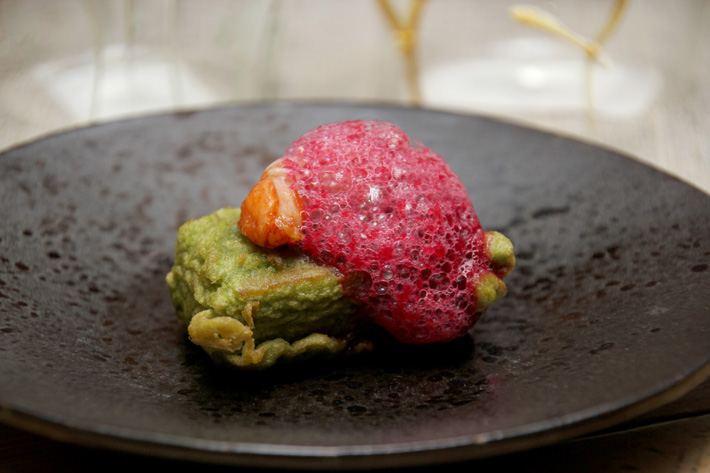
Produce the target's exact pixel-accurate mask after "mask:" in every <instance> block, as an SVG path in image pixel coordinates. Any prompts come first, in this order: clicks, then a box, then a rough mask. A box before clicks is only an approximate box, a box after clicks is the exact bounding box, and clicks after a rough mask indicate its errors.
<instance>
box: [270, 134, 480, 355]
mask: <svg viewBox="0 0 710 473" xmlns="http://www.w3.org/2000/svg"><path fill="white" fill-rule="evenodd" d="M282 163H283V166H284V167H286V168H288V169H289V173H290V175H291V176H292V178H293V182H294V184H293V186H294V188H295V190H296V192H298V194H299V195H300V196H301V199H302V202H303V207H304V209H303V227H302V231H303V236H304V238H303V240H302V242H301V245H302V250H303V251H304V252H305V253H306V254H307V255H309V256H310V257H311V258H312V259H313V260H315V261H316V262H318V263H320V264H325V265H329V266H333V267H335V268H337V270H338V271H339V272H340V273H342V275H343V287H344V289H345V291H346V294H347V295H348V297H351V298H352V299H354V300H356V301H357V302H359V303H360V304H362V305H363V308H364V311H363V312H364V313H365V314H367V315H369V316H370V317H372V318H373V319H374V321H375V322H376V323H377V324H379V325H380V326H382V327H384V328H385V329H386V330H387V331H389V332H390V333H391V334H392V335H393V336H394V337H395V338H397V339H398V340H399V341H401V342H405V343H429V342H437V341H447V340H451V339H454V338H457V337H459V336H461V335H463V334H464V333H466V331H467V330H469V329H470V328H471V326H472V325H473V323H474V322H475V320H476V297H475V290H474V289H473V281H475V279H476V277H477V276H478V275H479V274H480V273H481V272H483V271H486V270H487V268H488V263H489V261H488V256H487V254H486V251H485V249H484V242H485V235H484V233H483V231H482V229H481V225H480V223H479V221H478V217H477V216H476V213H475V211H474V209H473V205H472V204H471V201H470V200H469V198H468V195H467V193H466V190H465V188H464V185H463V184H462V182H461V181H460V180H459V178H458V177H457V176H456V175H455V174H454V173H453V171H451V169H449V167H448V166H447V164H446V163H445V162H444V161H443V160H442V159H441V158H440V157H439V156H438V155H437V154H436V153H434V152H433V151H431V150H429V149H428V148H426V147H423V146H420V145H418V144H413V143H411V142H410V140H409V137H408V136H407V135H406V134H405V133H404V132H403V131H402V130H400V129H399V128H397V127H396V126H395V125H393V124H391V123H387V122H382V121H348V122H343V123H334V124H329V125H323V126H321V127H319V128H317V129H315V130H313V131H310V132H308V133H306V134H305V135H303V136H302V137H301V138H299V139H298V140H297V141H296V142H294V143H293V145H291V147H290V148H289V149H288V151H287V153H286V155H285V156H284V159H283V161H282Z"/></svg>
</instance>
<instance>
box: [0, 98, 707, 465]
mask: <svg viewBox="0 0 710 473" xmlns="http://www.w3.org/2000/svg"><path fill="white" fill-rule="evenodd" d="M274 106H277V107H278V106H288V107H326V108H351V109H368V108H371V109H394V110H401V111H403V112H421V113H435V114H442V115H447V116H453V117H460V118H476V119H481V120H484V121H487V122H492V123H495V124H497V125H503V126H507V127H514V128H518V129H522V130H526V131H533V132H535V133H541V134H545V135H551V136H554V137H557V138H559V139H563V140H566V141H574V142H576V143H579V144H583V145H586V146H590V147H594V148H597V149H601V150H603V151H606V152H608V153H610V154H612V155H614V156H615V157H616V158H623V159H625V160H628V161H630V162H631V163H633V164H635V165H640V166H643V167H645V168H647V169H651V170H652V171H655V172H656V173H658V174H660V175H662V176H663V177H664V178H670V179H673V180H675V181H677V182H678V183H681V184H683V185H685V186H688V187H690V188H692V189H693V190H694V191H696V192H699V193H700V194H701V195H703V196H705V197H708V196H710V194H708V193H707V192H705V191H704V190H703V189H701V188H699V187H698V186H697V185H695V184H693V183H690V182H687V181H685V180H683V179H681V178H680V177H678V176H675V175H673V174H670V173H668V172H667V171H665V170H663V169H660V168H659V167H657V166H656V165H654V164H653V163H648V162H646V161H643V160H641V159H640V158H637V157H635V156H633V155H631V154H629V153H627V152H625V151H623V150H619V149H615V148H614V147H611V146H609V145H605V144H600V143H596V142H593V141H590V140H586V139H585V138H580V137H576V136H574V135H572V134H565V133H560V132H559V131H555V130H549V129H545V128H544V127H535V126H531V125H530V124H526V123H521V122H517V121H515V120H508V119H506V118H502V117H497V116H489V115H485V114H478V113H465V112H460V111H451V110H445V109H437V108H430V107H411V106H407V105H403V104H400V103H395V102H386V101H357V102H354V101H343V100H328V99H325V100H299V99H294V100H255V101H246V102H238V103H225V104H219V105H217V106H209V107H204V108H186V109H179V110H171V111H159V112H156V113H150V114H140V115H131V116H125V117H121V118H119V119H114V120H108V121H102V122H96V123H92V124H89V125H88V126H86V125H82V126H72V127H68V128H63V129H59V130H54V131H52V132H49V133H46V134H41V135H39V136H35V137H33V138H31V139H30V140H29V141H26V142H20V143H16V144H14V145H12V146H10V147H8V148H4V149H2V150H0V159H3V157H6V156H7V155H8V154H11V153H14V152H17V151H20V150H21V149H22V148H26V147H31V146H32V145H34V144H37V143H39V142H41V141H45V140H48V139H53V138H58V137H61V136H63V135H70V134H72V133H75V132H80V131H83V130H87V129H91V128H96V127H104V126H112V125H118V124H121V123H125V122H131V121H136V120H151V119H156V118H161V117H175V118H188V117H190V116H192V115H193V114H196V113H209V112H216V111H223V110H230V109H250V108H269V107H274ZM708 378H710V354H709V355H708V356H707V357H706V359H705V360H704V361H702V362H701V363H700V364H699V366H694V367H692V368H690V369H686V370H684V371H683V372H682V373H681V374H677V375H676V377H675V378H673V379H671V380H668V381H666V382H665V383H661V384H660V385H658V386H655V387H654V388H652V389H650V390H649V391H648V392H647V393H645V394H644V395H643V396H627V397H623V398H620V399H615V400H613V401H609V402H607V403H604V404H600V405H597V406H593V407H590V408H587V409H584V410H581V411H577V412H575V413H574V414H567V415H562V416H557V417H555V418H553V419H548V420H543V421H538V422H534V423H530V424H525V425H522V426H517V427H515V428H512V429H508V430H503V431H494V432H488V433H486V434H478V435H461V436H456V437H447V438H442V439H436V440H430V441H408V442H397V443H388V444H379V445H376V446H375V445H348V446H314V445H311V446H308V445H284V444H266V443H263V442H254V443H250V442H243V441H237V442H234V441H232V442H230V441H218V440H209V439H198V438H195V437H189V436H185V437H183V436H174V435H166V434H160V433H156V432H151V431H148V430H133V429H130V428H123V427H117V426H112V425H105V424H104V425H102V424H98V425H97V424H94V425H93V426H92V425H86V424H85V423H83V422H74V423H73V422H72V421H68V420H67V419H64V418H62V417H61V415H60V416H51V415H50V416H48V415H46V414H41V413H37V412H31V411H28V410H25V409H22V408H20V407H17V406H14V405H13V403H12V402H6V401H5V400H3V399H2V396H1V395H0V422H2V423H5V424H7V425H10V426H13V427H16V428H20V429H23V430H27V431H30V432H33V433H35V434H39V435H42V436H44V437H48V438H51V439H53V440H58V441H61V442H65V443H71V444H75V445H82V446H88V447H101V448H107V449H110V450H115V451H123V452H131V453H138V454H144V455H150V456H159V457H163V458H172V459H185V460H193V461H205V462H210V463H221V464H232V465H243V466H264V467H282V468H283V467H286V468H297V469H301V468H308V469H330V468H338V467H340V468H342V467H346V468H349V469H350V468H354V469H362V468H373V467H375V468H387V467H399V466H415V465H425V464H432V463H449V462H455V461H461V460H469V459H476V458H483V457H488V456H495V455H500V454H504V453H510V452H514V451H519V450H524V449H527V448H532V447H539V446H543V445H548V444H551V443H554V442H559V441H562V440H566V439H570V438H572V437H577V436H580V435H584V434H587V433H590V432H592V431H597V430H601V429H605V428H607V427H610V426H612V425H615V424H618V423H621V422H624V421H626V420H630V419H631V418H633V417H636V416H638V415H641V414H643V413H645V412H648V411H650V410H652V409H654V408H657V407H660V406H661V405H663V404H666V403H668V402H671V401H673V400H675V399H677V398H679V397H681V396H682V395H684V394H686V393H687V392H689V391H690V390H692V389H693V388H694V387H696V386H697V385H699V384H701V383H702V382H703V381H705V380H706V379H708ZM631 398H633V399H634V400H631ZM496 437H501V438H496ZM373 463H374V464H373Z"/></svg>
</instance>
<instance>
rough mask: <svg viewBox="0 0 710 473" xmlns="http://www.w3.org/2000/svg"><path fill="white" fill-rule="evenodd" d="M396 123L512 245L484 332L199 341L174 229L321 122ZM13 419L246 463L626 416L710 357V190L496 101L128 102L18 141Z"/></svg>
mask: <svg viewBox="0 0 710 473" xmlns="http://www.w3.org/2000/svg"><path fill="white" fill-rule="evenodd" d="M351 118H379V119H385V120H391V121H393V122H395V123H397V124H399V125H400V126H401V127H402V128H403V129H404V130H406V131H407V132H409V133H410V134H412V135H413V136H415V137H417V138H418V139H419V140H420V141H422V142H423V143H426V144H427V145H428V146H430V147H431V148H433V149H434V150H436V151H438V152H439V153H441V154H442V155H443V156H444V157H445V158H446V159H447V160H448V161H449V163H450V164H451V166H452V167H453V168H454V169H455V171H457V172H458V174H459V175H460V176H461V178H462V179H463V181H464V182H465V183H466V185H467V186H468V188H469V189H470V192H471V195H472V197H473V200H474V203H475V206H476V208H477V210H478V213H479V215H480V218H481V221H482V222H483V223H484V225H485V227H486V228H492V229H500V230H502V231H504V232H506V233H507V234H508V235H510V237H511V238H512V239H513V240H514V241H515V243H516V245H517V251H518V257H519V267H518V268H517V270H516V271H515V272H514V274H513V275H512V276H511V277H510V279H509V287H510V294H509V295H508V297H507V298H506V299H505V300H504V301H502V302H501V303H498V304H496V305H495V306H494V307H493V308H492V309H491V310H490V311H489V312H488V313H487V314H486V315H485V317H484V318H483V319H482V320H481V322H480V323H479V324H478V325H477V327H476V328H475V330H474V331H473V334H472V335H473V336H472V338H470V339H465V340H462V341H459V342H457V343H453V344H451V345H448V346H443V347H433V348H431V347H430V348H422V349H418V350H415V349H405V348H401V349H390V350H388V351H386V352H384V353H380V354H376V355H373V356H367V357H362V358H359V359H358V358H356V359H349V360H346V361H344V362H343V363H337V362H332V363H327V364H320V363H315V364H311V365H300V366H297V367H289V368H288V369H281V370H275V371H273V372H270V373H264V374H261V375H243V374H240V373H237V372H232V371H225V370H222V369H219V368H216V367H214V366H213V365H212V364H211V363H210V361H209V360H208V359H207V357H206V356H205V355H204V354H203V353H202V352H201V351H200V350H199V349H196V348H195V347H193V346H191V344H190V343H189V342H188V341H187V340H186V337H185V336H184V334H183V331H184V328H183V327H182V326H181V325H180V324H179V323H178V322H177V320H176V319H175V317H174V314H173V310H172V307H171V306H170V302H169V300H168V295H167V291H166V287H165V283H164V280H163V278H164V275H165V273H166V272H167V271H168V269H169V267H170V265H171V259H172V252H173V243H174V237H175V230H176V227H177V226H178V224H180V223H181V222H183V221H185V220H186V219H188V218H191V217H197V216H200V215H203V214H206V213H209V212H211V211H213V210H215V209H217V208H219V207H223V206H230V205H231V206H234V205H238V204H239V203H240V202H241V200H242V198H243V197H244V196H245V194H246V192H247V190H248V189H249V187H250V186H251V185H252V184H253V183H254V181H255V180H256V178H257V177H258V176H259V174H260V172H261V170H262V168H263V167H264V166H266V165H267V164H268V163H269V162H271V161H272V160H273V159H275V158H276V157H278V156H279V155H280V153H281V152H282V151H283V150H284V149H285V147H286V146H287V145H288V144H289V143H290V142H291V141H292V140H293V139H295V138H296V137H297V136H299V135H300V134H301V133H302V132H304V131H306V130H308V129H310V128H312V127H314V126H316V125H318V124H320V123H324V122H331V121H336V120H343V119H351ZM0 221H1V222H2V226H1V227H0V352H1V356H0V379H1V380H2V382H1V383H0V405H1V406H2V409H0V418H2V419H3V420H4V421H5V422H8V423H10V424H13V425H17V426H20V427H25V428H27V429H30V430H34V431H38V432H41V433H44V434H46V435H49V436H52V437H55V438H59V439H64V440H68V441H72V442H78V443H84V444H91V445H100V446H107V447H112V448H117V449H126V450H132V451H140V452H145V453H151V454H156V455H166V456H174V457H181V458H195V459H203V460H210V461H216V462H228V463H236V464H260V465H272V466H273V465H276V466H292V467H296V466H300V467H303V466H316V467H335V466H347V467H362V466H389V465H407V464H421V463H428V462H440V461H449V460H456V459H461V458H472V457H481V456H486V455H491V454H497V453H501V452H505V451H511V450H515V449H521V448H526V447H529V446H534V445H541V444H543V443H549V442H552V441H556V440H559V439H563V438H568V437H570V436H573V435H579V434H581V433H584V432H587V431H591V430H593V429H597V428H601V427H605V426H608V425H610V424H612V423H615V422H619V421H622V420H625V419H627V418H629V417H631V416H633V415H635V414H638V413H640V412H642V411H644V410H647V409H649V408H651V407H653V406H655V405H658V404H660V403H662V402H665V401H668V400H670V399H671V398H672V397H675V396H677V395H679V394H681V393H682V392H684V391H685V390H687V389H689V388H690V387H691V386H693V385H694V384H697V383H698V382H699V381H700V380H702V378H703V377H704V376H705V375H707V372H708V358H709V356H710V343H709V340H710V317H709V308H710V291H708V288H709V287H710V270H708V260H709V259H710V257H709V255H710V198H709V197H708V196H707V195H705V194H703V193H701V192H699V191H697V190H695V189H693V188H692V187H690V186H688V185H686V184H683V183H681V182H680V181H678V180H676V179H674V178H672V177H669V176H667V175H664V174H662V173H659V172H657V171H655V170H653V169H650V168H648V167H646V166H644V165H641V164H639V163H637V162H635V161H633V160H630V159H627V158H625V157H622V156H620V155H619V154H617V153H615V152H612V151H609V150H605V149H601V148H598V147H594V146H590V145H587V144H582V143H579V142H576V141H571V140H568V139H565V138H561V137H558V136H555V135H551V134H547V133H541V132H539V131H533V130H529V129H525V128H519V127H517V126H512V125H509V124H505V123H500V122H496V121H492V120H490V119H486V118H481V117H471V116H461V115H453V114H447V113H438V112H431V111H418V110H411V109H404V108H393V107H377V106H373V107H368V106H350V105H297V104H272V105H257V106H247V107H237V108H226V109H220V110H212V111H204V112H197V113H180V114H175V115H165V116H154V117H147V118H139V119H133V120H126V121H121V122H116V123H110V124H107V125H101V126H96V127H92V128H86V129H81V130H76V131H72V132H69V133H64V134H59V135H55V136H52V137H49V138H46V139H43V140H41V141H38V142H36V143H33V144H30V145H27V146H23V147H20V148H16V149H13V150H11V151H8V152H6V153H5V154H4V155H2V156H0Z"/></svg>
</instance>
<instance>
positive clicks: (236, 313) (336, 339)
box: [166, 208, 367, 369]
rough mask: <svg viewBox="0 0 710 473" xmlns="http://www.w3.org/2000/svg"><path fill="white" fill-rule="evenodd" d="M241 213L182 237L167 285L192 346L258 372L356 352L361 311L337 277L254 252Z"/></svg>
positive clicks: (189, 227)
mask: <svg viewBox="0 0 710 473" xmlns="http://www.w3.org/2000/svg"><path fill="white" fill-rule="evenodd" d="M239 212H240V211H239V209H234V208H226V209H221V210H218V211H217V212H215V213H213V214H211V215H208V216H206V217H202V218H199V219H196V220H191V221H189V222H187V223H185V224H184V225H182V226H181V227H180V229H179V231H178V236H177V246H176V252H175V265H174V266H173V268H172V270H171V271H170V273H168V275H167V277H166V281H167V283H168V286H169V288H170V295H171V298H172V301H173V304H174V305H175V308H176V311H177V314H178V317H180V319H182V320H183V321H184V322H185V323H186V324H188V334H189V336H190V339H191V340H192V341H193V343H195V344H197V345H199V346H201V347H202V348H204V349H205V351H207V353H209V354H210V356H212V357H213V358H214V359H215V360H218V361H224V362H227V363H229V364H232V365H234V366H237V367H240V368H252V369H261V368H267V367H269V366H271V365H273V364H274V363H275V362H277V361H278V360H279V359H294V358H304V357H309V356H312V355H316V354H334V353H338V352H341V351H343V350H345V349H346V348H349V347H351V348H352V347H353V343H349V342H348V341H347V339H348V337H349V336H350V335H351V334H352V333H353V331H354V329H355V327H356V325H357V320H356V317H355V307H354V306H353V304H351V303H350V302H349V301H347V300H346V299H345V298H343V293H342V290H341V286H340V282H339V279H338V275H337V274H336V273H335V271H334V270H331V269H329V268H324V267H322V266H318V265H316V264H314V263H312V262H310V261H309V260H308V259H307V258H305V257H302V256H296V255H289V254H286V253H279V252H274V251H267V250H263V249H261V248H259V247H257V246H255V245H254V244H252V243H251V242H250V241H249V240H247V239H246V238H245V237H243V236H242V235H241V233H240V232H239V231H238V230H237V228H236V222H237V221H238V220H239ZM366 346H367V344H366V343H365V344H360V345H357V348H358V349H362V348H364V347H366Z"/></svg>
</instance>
